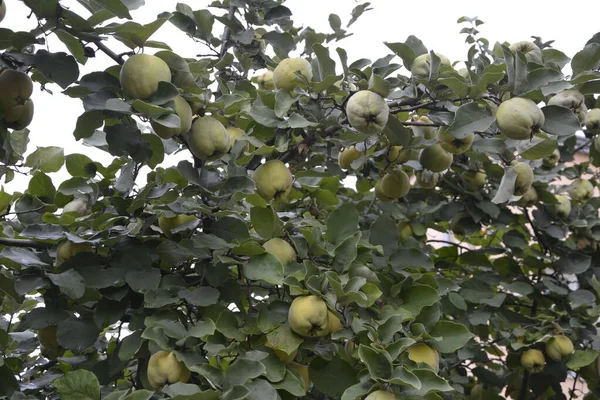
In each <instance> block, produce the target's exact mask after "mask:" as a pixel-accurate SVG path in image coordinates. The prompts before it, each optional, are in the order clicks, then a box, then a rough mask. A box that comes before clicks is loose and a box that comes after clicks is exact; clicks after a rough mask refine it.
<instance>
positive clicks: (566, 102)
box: [548, 89, 587, 122]
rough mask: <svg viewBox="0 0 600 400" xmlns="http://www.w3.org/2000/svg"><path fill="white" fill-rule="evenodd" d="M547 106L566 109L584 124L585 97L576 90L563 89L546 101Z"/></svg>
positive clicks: (585, 112)
mask: <svg viewBox="0 0 600 400" xmlns="http://www.w3.org/2000/svg"><path fill="white" fill-rule="evenodd" d="M548 105H549V106H561V107H566V108H568V109H570V110H571V111H573V112H574V113H575V115H577V118H578V119H579V121H580V122H585V118H586V116H587V107H586V105H585V97H584V96H583V94H581V93H580V92H579V91H577V90H576V89H565V90H563V91H560V92H558V93H557V94H556V95H554V96H552V97H551V98H550V100H548Z"/></svg>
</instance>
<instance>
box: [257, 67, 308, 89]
mask: <svg viewBox="0 0 600 400" xmlns="http://www.w3.org/2000/svg"><path fill="white" fill-rule="evenodd" d="M311 71H312V69H311ZM258 87H259V88H261V89H262V90H275V82H273V71H267V72H265V73H264V74H262V75H260V76H259V77H258Z"/></svg>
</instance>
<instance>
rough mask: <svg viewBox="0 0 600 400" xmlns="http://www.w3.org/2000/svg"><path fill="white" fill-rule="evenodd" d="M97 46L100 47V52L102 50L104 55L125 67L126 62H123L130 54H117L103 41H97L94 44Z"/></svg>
mask: <svg viewBox="0 0 600 400" xmlns="http://www.w3.org/2000/svg"><path fill="white" fill-rule="evenodd" d="M94 44H95V45H96V46H98V50H101V51H102V52H103V53H104V54H106V55H107V56H109V57H110V58H112V59H113V60H114V61H115V62H116V63H118V64H121V65H123V64H124V63H125V60H123V56H124V55H125V54H128V53H123V54H117V53H115V52H114V51H112V50H111V49H109V48H108V47H107V46H106V45H105V44H104V43H102V41H101V40H97V41H95V42H94Z"/></svg>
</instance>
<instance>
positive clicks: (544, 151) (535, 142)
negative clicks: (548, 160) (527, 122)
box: [518, 134, 558, 160]
mask: <svg viewBox="0 0 600 400" xmlns="http://www.w3.org/2000/svg"><path fill="white" fill-rule="evenodd" d="M522 142H525V143H524V144H523V145H521V143H519V148H518V150H519V153H520V155H521V157H523V158H525V159H526V160H539V159H542V158H544V157H546V156H547V155H549V154H551V153H552V152H553V151H554V150H556V149H557V148H558V141H557V140H556V139H554V138H549V137H543V136H542V135H540V134H537V135H536V136H534V137H533V139H531V140H528V141H525V140H523V141H522Z"/></svg>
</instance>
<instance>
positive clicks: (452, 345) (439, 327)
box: [431, 321, 475, 353]
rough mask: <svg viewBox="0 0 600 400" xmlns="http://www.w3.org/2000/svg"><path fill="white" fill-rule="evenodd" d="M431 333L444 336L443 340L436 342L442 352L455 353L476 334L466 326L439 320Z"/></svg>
mask: <svg viewBox="0 0 600 400" xmlns="http://www.w3.org/2000/svg"><path fill="white" fill-rule="evenodd" d="M431 335H432V336H440V337H442V340H441V341H439V342H437V343H436V348H437V349H438V350H439V351H440V352H441V353H453V352H455V351H457V350H458V349H461V348H462V347H463V346H464V345H465V344H467V342H468V341H469V340H471V338H473V337H474V336H475V335H473V334H472V333H471V332H470V331H469V329H467V327H466V326H464V325H462V324H457V323H454V322H450V321H439V322H437V323H436V324H435V325H434V327H433V330H432V331H431Z"/></svg>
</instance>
